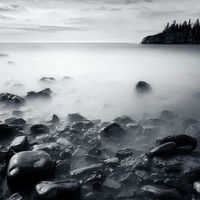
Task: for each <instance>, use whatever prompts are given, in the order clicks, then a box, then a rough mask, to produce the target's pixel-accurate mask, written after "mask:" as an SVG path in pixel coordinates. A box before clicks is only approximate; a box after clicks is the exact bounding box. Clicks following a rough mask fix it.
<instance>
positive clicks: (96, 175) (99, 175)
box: [84, 171, 106, 184]
mask: <svg viewBox="0 0 200 200" xmlns="http://www.w3.org/2000/svg"><path fill="white" fill-rule="evenodd" d="M105 179H106V174H105V173H104V172H102V171H94V172H92V173H90V174H89V175H88V176H87V177H86V179H85V180H84V183H90V184H91V183H95V182H98V183H100V184H102V183H103V182H104V181H105Z"/></svg>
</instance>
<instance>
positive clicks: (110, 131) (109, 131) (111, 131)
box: [99, 122, 126, 137]
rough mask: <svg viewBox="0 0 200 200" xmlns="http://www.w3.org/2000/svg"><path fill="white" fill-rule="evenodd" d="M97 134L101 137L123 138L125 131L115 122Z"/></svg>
mask: <svg viewBox="0 0 200 200" xmlns="http://www.w3.org/2000/svg"><path fill="white" fill-rule="evenodd" d="M99 133H100V134H101V135H102V136H103V137H123V136H125V134H126V131H125V130H124V129H123V128H121V126H120V125H119V124H117V123H116V122H110V123H109V124H108V125H106V126H105V127H103V128H102V129H101V130H100V131H99Z"/></svg>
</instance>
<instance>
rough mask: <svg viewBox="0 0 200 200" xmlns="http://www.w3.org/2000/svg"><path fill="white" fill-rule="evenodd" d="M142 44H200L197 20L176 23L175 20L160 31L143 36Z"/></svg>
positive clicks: (199, 28)
mask: <svg viewBox="0 0 200 200" xmlns="http://www.w3.org/2000/svg"><path fill="white" fill-rule="evenodd" d="M141 43H142V44H200V24H199V20H198V19H197V21H196V22H195V23H194V24H192V23H191V20H189V22H188V23H187V22H186V21H185V22H184V23H183V24H177V23H176V20H174V22H173V23H172V24H171V25H169V23H168V24H167V26H166V27H165V29H164V31H163V32H162V33H158V34H156V35H150V36H147V37H145V38H144V39H143V40H142V42H141Z"/></svg>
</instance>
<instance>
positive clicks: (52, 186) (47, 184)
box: [32, 179, 81, 200]
mask: <svg viewBox="0 0 200 200" xmlns="http://www.w3.org/2000/svg"><path fill="white" fill-rule="evenodd" d="M80 197H81V187H80V184H79V182H78V181H77V180H76V179H66V180H60V181H59V180H58V181H41V182H39V183H37V185H36V186H35V187H34V189H33V191H32V199H33V200H58V199H59V200H66V199H70V200H80Z"/></svg>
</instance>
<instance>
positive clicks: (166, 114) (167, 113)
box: [159, 110, 177, 120]
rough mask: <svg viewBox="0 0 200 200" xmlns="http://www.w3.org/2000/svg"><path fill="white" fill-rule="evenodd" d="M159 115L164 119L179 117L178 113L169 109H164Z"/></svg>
mask: <svg viewBox="0 0 200 200" xmlns="http://www.w3.org/2000/svg"><path fill="white" fill-rule="evenodd" d="M159 117H160V118H161V119H164V120H174V119H175V118H176V117H177V114H176V113H174V112H171V111H169V110H163V111H162V112H161V113H160V115H159Z"/></svg>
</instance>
